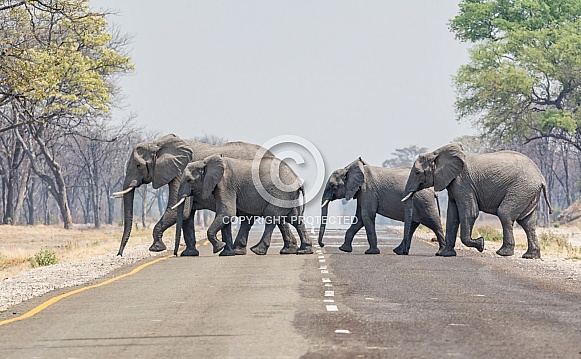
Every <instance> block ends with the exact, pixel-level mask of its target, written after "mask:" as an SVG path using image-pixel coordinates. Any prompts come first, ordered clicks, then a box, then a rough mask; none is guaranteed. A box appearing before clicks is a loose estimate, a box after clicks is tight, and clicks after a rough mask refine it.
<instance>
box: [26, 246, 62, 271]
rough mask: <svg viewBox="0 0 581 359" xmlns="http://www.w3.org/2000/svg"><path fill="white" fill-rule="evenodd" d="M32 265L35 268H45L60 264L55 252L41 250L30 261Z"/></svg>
mask: <svg viewBox="0 0 581 359" xmlns="http://www.w3.org/2000/svg"><path fill="white" fill-rule="evenodd" d="M29 261H30V265H31V266H32V267H33V268H34V267H45V266H49V265H51V264H57V263H58V262H59V260H58V258H57V257H56V253H55V252H54V251H51V250H48V249H41V250H40V251H39V252H37V253H36V254H35V255H34V257H32V258H30V259H29Z"/></svg>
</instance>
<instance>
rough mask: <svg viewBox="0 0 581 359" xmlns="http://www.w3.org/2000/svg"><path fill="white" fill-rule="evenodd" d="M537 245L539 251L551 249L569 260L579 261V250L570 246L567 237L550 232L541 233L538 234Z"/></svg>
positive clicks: (580, 251) (580, 254)
mask: <svg viewBox="0 0 581 359" xmlns="http://www.w3.org/2000/svg"><path fill="white" fill-rule="evenodd" d="M539 244H540V246H541V249H547V248H552V249H553V250H554V251H556V252H558V253H564V254H566V255H567V258H569V259H579V258H580V256H581V248H579V247H575V246H573V245H571V243H570V242H569V241H568V240H567V237H566V236H564V235H561V234H556V233H552V232H543V233H540V234H539Z"/></svg>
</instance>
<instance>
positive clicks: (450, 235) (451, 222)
mask: <svg viewBox="0 0 581 359" xmlns="http://www.w3.org/2000/svg"><path fill="white" fill-rule="evenodd" d="M459 227H460V219H459V217H458V206H457V205H456V201H455V200H453V199H452V198H450V199H449V200H448V214H447V216H446V245H445V247H444V250H443V251H441V252H440V256H442V257H453V256H455V255H456V250H454V247H455V246H456V236H457V235H458V228H459Z"/></svg>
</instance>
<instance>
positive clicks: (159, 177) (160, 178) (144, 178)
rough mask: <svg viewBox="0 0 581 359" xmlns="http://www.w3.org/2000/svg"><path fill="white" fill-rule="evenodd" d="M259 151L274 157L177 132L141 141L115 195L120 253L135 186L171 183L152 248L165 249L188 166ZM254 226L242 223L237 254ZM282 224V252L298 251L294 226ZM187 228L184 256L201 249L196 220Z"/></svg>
mask: <svg viewBox="0 0 581 359" xmlns="http://www.w3.org/2000/svg"><path fill="white" fill-rule="evenodd" d="M259 151H260V152H261V153H263V156H264V157H274V154H273V153H272V152H270V151H268V150H266V149H265V148H263V147H261V146H258V145H254V144H250V143H245V142H228V143H226V144H224V145H221V146H213V145H209V144H206V143H202V142H197V141H187V140H183V139H181V138H180V137H178V136H176V135H174V134H168V135H165V136H162V137H160V138H158V139H156V140H154V141H152V142H142V143H139V144H138V145H137V146H135V148H134V149H133V151H132V153H131V156H130V157H129V160H128V161H127V167H126V171H125V179H124V182H123V188H124V189H123V190H122V191H120V192H116V193H114V194H113V195H112V197H115V198H121V197H122V198H123V211H124V225H123V236H122V238H121V244H120V247H119V252H118V253H117V254H118V255H123V249H124V248H125V246H126V244H127V241H128V240H129V236H130V234H131V226H132V224H133V199H134V193H135V192H134V189H135V188H137V187H139V186H141V185H142V184H147V183H151V184H152V186H153V188H159V187H161V186H164V185H166V184H168V185H169V196H168V205H167V207H166V210H165V212H164V213H163V215H162V216H161V218H160V219H159V221H158V222H157V223H156V224H155V227H154V228H153V244H152V245H151V247H150V248H149V250H150V251H152V252H161V251H164V250H166V246H165V244H164V243H163V241H162V236H163V232H164V231H165V230H166V229H167V228H169V227H171V226H172V225H174V224H175V223H176V211H175V210H172V206H173V205H174V204H175V203H176V202H177V201H178V197H177V194H178V189H179V185H180V177H181V174H182V172H183V170H184V168H185V167H186V165H187V164H188V163H189V162H190V161H192V160H194V161H195V160H201V159H204V158H206V157H208V156H210V155H212V154H216V153H221V154H224V155H227V156H230V157H235V158H245V159H253V158H254V157H255V156H256V154H257V152H259ZM285 165H286V164H285ZM289 168H290V167H289ZM194 210H195V209H194ZM192 216H193V213H192ZM251 225H252V224H251V223H248V222H246V221H243V222H242V223H241V226H240V230H239V232H238V236H237V240H238V242H239V243H241V246H240V248H239V249H238V251H237V254H245V253H246V247H245V246H246V239H247V237H248V232H249V231H250V227H251ZM278 227H279V229H280V231H281V233H282V237H283V241H284V247H283V248H282V249H281V254H291V253H296V252H297V250H298V248H297V245H296V239H295V237H294V236H293V234H292V232H291V231H290V227H289V226H288V225H287V224H281V225H279V226H278ZM183 229H184V239H185V242H186V246H187V247H186V250H185V251H183V252H182V256H197V255H198V254H199V252H198V250H197V249H196V245H195V244H196V239H195V231H194V228H193V221H192V222H191V223H188V225H186V226H183Z"/></svg>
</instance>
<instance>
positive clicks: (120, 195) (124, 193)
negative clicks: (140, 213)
mask: <svg viewBox="0 0 581 359" xmlns="http://www.w3.org/2000/svg"><path fill="white" fill-rule="evenodd" d="M133 189H135V187H129V188H127V189H124V190H123V191H121V192H115V193H113V194H112V195H111V198H123V196H125V195H126V194H127V193H129V192H131V191H133Z"/></svg>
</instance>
